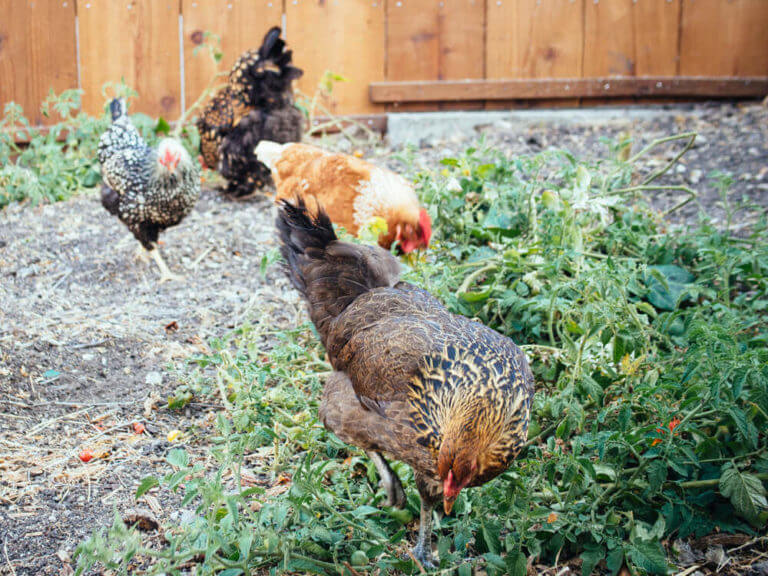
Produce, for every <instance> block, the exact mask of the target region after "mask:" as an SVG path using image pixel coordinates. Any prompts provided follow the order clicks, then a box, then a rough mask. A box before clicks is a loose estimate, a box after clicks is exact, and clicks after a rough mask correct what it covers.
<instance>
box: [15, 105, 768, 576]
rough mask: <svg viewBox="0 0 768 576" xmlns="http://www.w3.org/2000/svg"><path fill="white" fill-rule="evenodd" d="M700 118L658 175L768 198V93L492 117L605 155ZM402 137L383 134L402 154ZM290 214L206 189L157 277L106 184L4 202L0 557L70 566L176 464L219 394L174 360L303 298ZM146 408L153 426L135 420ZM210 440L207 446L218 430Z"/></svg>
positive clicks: (539, 139)
mask: <svg viewBox="0 0 768 576" xmlns="http://www.w3.org/2000/svg"><path fill="white" fill-rule="evenodd" d="M688 130H696V131H698V132H699V133H700V135H701V136H700V139H699V143H698V144H697V146H696V147H695V148H694V149H693V150H691V151H690V152H689V153H688V154H687V155H686V157H685V158H684V159H683V162H682V164H681V166H682V168H675V169H673V170H672V171H671V172H670V173H669V174H667V175H665V176H664V177H663V178H662V179H661V180H660V182H659V183H663V184H683V185H687V186H691V187H693V188H695V189H696V190H697V191H698V192H699V194H700V197H699V201H700V204H698V203H692V204H689V205H688V206H687V207H686V208H685V209H684V210H682V211H680V215H679V216H678V217H683V218H688V219H692V218H694V217H695V214H696V213H697V211H698V210H699V208H700V207H704V209H706V210H709V211H711V212H712V213H717V208H716V207H715V204H716V202H717V200H718V199H719V197H718V194H717V191H716V188H715V186H714V185H713V183H712V180H711V179H709V178H708V175H710V174H711V173H713V172H715V171H724V172H730V173H732V174H733V176H734V178H735V182H734V185H733V188H732V191H731V194H732V196H733V197H734V198H737V197H741V196H743V195H746V196H747V197H749V198H750V199H751V200H752V201H754V202H756V203H758V204H760V205H761V206H763V207H768V111H767V110H766V109H765V108H764V107H762V106H759V105H750V106H733V105H727V104H726V105H699V106H694V107H681V108H675V109H672V110H671V111H670V112H669V113H668V114H665V115H663V116H660V117H658V118H653V119H649V120H643V121H638V122H635V123H633V124H627V123H626V122H625V123H621V122H619V123H616V122H611V123H609V124H605V125H591V126H572V125H540V126H532V127H530V128H528V129H526V130H524V131H523V132H522V133H521V132H520V131H519V130H513V129H512V128H511V127H510V126H507V125H505V124H504V123H501V124H498V125H494V126H489V127H484V128H483V129H481V130H480V132H482V133H484V134H485V136H486V138H487V140H488V142H489V143H492V144H493V145H494V146H496V147H498V148H500V149H501V150H504V151H505V152H508V153H510V154H517V153H530V152H538V151H540V150H542V149H547V148H549V147H564V148H567V149H568V150H570V151H571V152H572V153H574V154H576V155H577V156H580V157H592V158H595V159H596V158H600V157H604V156H605V155H606V153H607V147H606V145H605V143H604V142H602V140H601V139H602V138H604V137H608V138H616V137H618V136H619V135H620V134H624V133H629V134H631V135H632V136H633V137H635V138H636V139H637V140H638V143H637V144H635V145H634V146H633V150H635V151H636V150H639V149H640V147H641V143H642V142H646V143H647V142H649V141H651V140H653V139H654V138H658V137H663V136H668V135H671V134H674V133H678V132H682V131H688ZM476 136H477V135H471V136H470V140H473V139H475V138H476ZM466 144H467V139H466V138H465V139H461V140H455V141H451V142H431V143H429V144H427V145H426V146H424V147H422V149H421V150H420V151H419V155H418V158H419V163H420V164H422V165H423V166H424V167H426V168H431V169H434V168H438V160H439V159H440V158H441V157H443V156H446V155H454V154H456V153H457V152H458V151H459V150H461V149H463V147H464V146H466ZM337 146H338V147H339V148H341V149H345V148H346V147H348V146H346V145H345V144H344V143H341V142H338V143H337ZM669 150H671V149H670V148H667V149H659V150H658V151H657V152H655V153H654V154H652V155H651V156H649V157H648V158H647V159H646V160H645V161H643V162H641V171H642V172H644V173H650V172H651V171H653V170H656V169H658V168H659V167H661V166H662V165H663V163H664V160H665V159H667V158H669V157H670V155H671V154H673V153H672V152H670V151H669ZM391 153H392V150H390V149H388V148H386V147H378V148H377V149H375V150H368V156H369V157H370V158H372V159H373V160H374V161H377V162H385V163H388V164H391V165H393V166H396V165H397V161H396V160H394V159H393V158H392V157H391ZM654 202H655V203H657V205H658V206H660V207H664V206H669V205H670V202H671V200H670V198H668V197H667V198H659V199H654ZM273 219H274V209H273V207H272V205H271V202H269V201H268V200H266V199H264V198H261V197H255V198H252V199H249V200H246V201H239V202H235V201H230V200H229V199H227V198H224V197H222V196H221V195H220V194H219V193H218V192H216V191H213V190H205V191H204V193H203V195H202V197H201V200H200V202H199V204H198V206H197V208H196V210H195V211H194V212H193V213H192V214H191V215H190V216H189V217H188V218H187V219H186V220H185V221H184V222H183V223H182V224H181V225H180V226H178V227H176V228H173V229H171V230H169V231H167V232H166V233H165V234H164V235H163V236H162V239H163V241H164V245H163V246H162V251H163V253H164V255H165V257H166V261H167V262H168V263H169V265H170V267H171V268H172V269H173V270H174V271H176V272H177V273H182V274H184V276H185V280H184V281H183V282H170V283H166V284H158V283H157V281H156V280H157V274H156V270H155V268H154V264H153V263H151V262H150V263H144V262H137V261H135V260H134V252H135V248H136V246H137V242H136V241H135V240H134V239H133V237H132V236H131V235H130V234H129V233H128V232H127V230H126V229H125V228H124V227H123V226H122V225H121V224H120V223H119V222H118V221H117V220H116V219H114V218H112V217H111V216H110V215H109V214H107V213H106V212H105V211H104V210H103V208H102V207H101V205H100V203H99V199H98V195H97V193H95V192H91V193H84V194H82V195H80V196H78V197H75V198H73V199H71V200H70V201H67V202H61V203H58V204H55V205H46V206H37V207H32V206H29V205H16V206H11V207H9V208H7V209H6V210H4V211H2V212H0V574H16V575H18V576H22V575H38V574H40V575H43V574H68V573H71V572H72V568H73V563H72V561H71V556H72V553H73V552H74V549H75V547H76V546H77V544H78V543H79V542H81V541H82V540H83V539H85V538H87V537H88V536H89V535H90V534H91V533H92V532H93V531H94V530H95V529H96V528H98V527H100V526H105V525H108V524H109V523H111V521H112V518H113V515H114V512H115V511H118V512H120V513H125V512H126V511H128V510H131V509H132V508H134V506H135V504H134V499H133V495H134V493H135V490H136V486H137V485H138V482H139V480H140V479H141V478H143V477H145V476H147V475H150V474H157V473H162V472H158V470H160V471H164V469H165V468H164V464H163V462H164V457H165V454H166V453H167V451H168V449H169V448H170V447H171V443H169V441H168V440H167V434H168V432H170V431H171V430H174V429H185V428H186V427H188V426H189V425H190V424H191V420H192V419H195V418H200V417H201V416H205V414H206V411H207V410H209V411H210V410H212V409H211V408H207V407H206V406H205V405H197V406H195V405H193V406H191V407H189V408H188V409H187V410H186V411H182V412H173V411H169V410H167V408H166V406H167V397H168V395H169V394H170V393H171V392H172V390H173V389H174V388H175V386H176V385H177V384H178V382H177V381H176V376H175V375H174V374H175V373H174V372H173V371H172V370H169V366H170V365H171V364H173V363H174V362H179V361H181V360H183V359H184V358H186V357H188V356H190V355H191V354H195V353H197V352H200V351H202V350H205V342H206V340H207V339H209V338H211V337H221V336H223V335H225V334H226V333H227V332H228V331H229V330H230V329H232V328H234V327H235V326H237V325H239V324H241V323H242V322H243V321H245V320H247V319H252V318H256V317H260V316H262V315H266V314H269V315H270V322H273V323H274V324H275V325H276V327H277V328H283V327H288V326H293V325H294V323H295V322H296V318H297V316H300V315H301V314H302V312H301V305H300V302H299V301H298V298H297V296H296V294H295V292H294V291H293V290H292V289H290V287H289V285H288V283H287V281H286V280H285V279H284V278H283V277H282V275H281V273H280V271H279V269H278V268H277V267H272V268H271V269H270V270H269V271H268V272H267V274H266V277H264V278H262V276H261V274H260V272H259V264H260V262H261V259H262V257H263V256H264V255H265V254H266V253H267V252H268V251H270V250H271V249H272V248H274V247H275V241H274V234H273V228H274V227H273ZM274 310H279V311H280V312H279V313H277V314H275V313H274ZM267 311H268V312H267ZM134 422H142V423H143V424H144V425H145V427H146V431H145V433H143V434H136V433H135V431H134V429H133V423H134ZM86 447H87V448H89V449H91V450H92V451H93V452H94V454H95V458H94V460H92V461H91V462H89V463H88V464H85V463H83V462H81V460H80V459H79V458H78V454H79V453H80V451H81V450H82V449H83V448H86ZM196 448H197V449H199V450H204V449H205V443H204V441H203V442H202V443H198V445H197V446H196ZM164 504H166V506H160V505H159V503H157V504H156V506H155V507H154V508H156V509H153V510H152V512H153V514H154V515H155V516H156V517H157V518H158V519H159V520H161V521H162V520H167V519H168V518H169V516H170V515H171V514H172V512H173V507H172V506H167V504H168V502H164Z"/></svg>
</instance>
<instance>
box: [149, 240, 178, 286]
mask: <svg viewBox="0 0 768 576" xmlns="http://www.w3.org/2000/svg"><path fill="white" fill-rule="evenodd" d="M149 253H150V255H151V256H152V259H153V260H154V261H155V264H157V267H158V268H159V269H160V283H161V284H162V283H163V282H168V281H172V280H178V281H181V280H184V277H183V276H179V275H178V274H174V273H173V272H171V269H170V268H168V265H167V264H166V263H165V260H163V257H162V256H161V255H160V250H159V249H158V248H157V245H156V244H155V246H154V247H153V249H152V250H150V251H149Z"/></svg>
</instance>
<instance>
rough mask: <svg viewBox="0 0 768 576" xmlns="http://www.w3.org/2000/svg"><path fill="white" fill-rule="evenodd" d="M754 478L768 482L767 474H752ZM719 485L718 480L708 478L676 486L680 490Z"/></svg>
mask: <svg viewBox="0 0 768 576" xmlns="http://www.w3.org/2000/svg"><path fill="white" fill-rule="evenodd" d="M754 476H755V477H756V478H758V479H760V480H768V472H760V473H758V474H754ZM718 484H720V478H710V479H709V480H689V481H688V482H680V484H678V486H680V488H709V487H711V486H717V485H718Z"/></svg>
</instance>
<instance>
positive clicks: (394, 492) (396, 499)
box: [366, 450, 406, 508]
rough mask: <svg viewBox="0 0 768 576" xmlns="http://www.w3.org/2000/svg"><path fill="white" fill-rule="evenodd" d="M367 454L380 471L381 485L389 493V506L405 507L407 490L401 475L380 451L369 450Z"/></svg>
mask: <svg viewBox="0 0 768 576" xmlns="http://www.w3.org/2000/svg"><path fill="white" fill-rule="evenodd" d="M366 454H368V458H370V459H371V460H372V461H373V464H374V465H375V466H376V471H377V472H378V473H379V486H381V487H382V488H383V489H384V491H385V492H386V493H387V506H394V507H395V508H404V507H405V504H406V499H405V490H403V483H402V482H401V481H400V477H399V476H398V475H397V474H395V471H394V470H392V468H391V467H390V466H389V464H388V463H387V461H386V460H385V459H384V457H383V456H382V455H381V454H380V453H379V452H375V451H373V450H368V451H366Z"/></svg>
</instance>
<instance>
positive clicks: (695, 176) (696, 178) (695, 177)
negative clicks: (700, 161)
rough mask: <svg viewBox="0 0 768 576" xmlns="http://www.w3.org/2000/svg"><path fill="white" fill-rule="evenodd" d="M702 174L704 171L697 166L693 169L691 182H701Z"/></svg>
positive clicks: (690, 177)
mask: <svg viewBox="0 0 768 576" xmlns="http://www.w3.org/2000/svg"><path fill="white" fill-rule="evenodd" d="M702 175H703V173H702V171H701V170H699V169H698V168H697V169H696V170H691V175H690V176H689V177H688V179H689V180H690V181H691V184H698V183H699V182H701V177H702Z"/></svg>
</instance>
